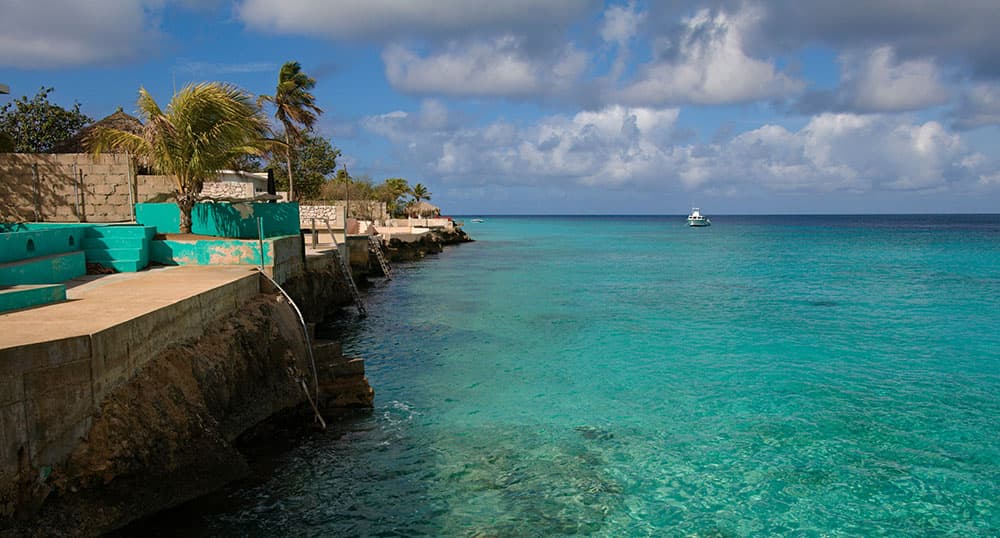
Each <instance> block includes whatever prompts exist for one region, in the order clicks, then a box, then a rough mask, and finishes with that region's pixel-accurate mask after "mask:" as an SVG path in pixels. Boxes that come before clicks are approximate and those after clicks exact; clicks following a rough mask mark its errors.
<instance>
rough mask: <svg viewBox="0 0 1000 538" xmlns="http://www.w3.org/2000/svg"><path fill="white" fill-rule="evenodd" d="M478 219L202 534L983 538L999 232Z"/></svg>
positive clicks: (369, 327)
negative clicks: (336, 406)
mask: <svg viewBox="0 0 1000 538" xmlns="http://www.w3.org/2000/svg"><path fill="white" fill-rule="evenodd" d="M712 219H713V226H712V227H710V228H703V229H689V228H688V227H686V226H685V225H684V221H683V219H682V218H652V217H649V218H642V217H631V218H595V217H587V218H583V217H581V218H573V217H558V218H555V217H546V218H514V217H509V218H499V217H493V218H487V220H486V222H484V223H481V224H471V223H469V224H466V229H467V231H469V232H470V234H471V235H472V236H473V237H475V238H476V239H477V240H478V241H477V242H476V243H472V244H466V245H461V246H457V247H453V248H449V249H448V250H446V251H445V252H444V253H443V254H441V255H438V256H434V257H429V258H427V259H425V260H423V261H421V262H418V263H413V264H408V265H400V266H399V267H397V268H396V278H395V279H394V280H393V281H391V282H388V283H385V284H377V285H376V286H375V287H374V288H373V289H371V290H370V291H369V292H368V295H367V297H368V303H369V311H370V314H371V316H370V317H369V318H368V319H367V320H365V321H363V322H362V323H360V324H346V325H345V326H343V327H341V328H340V330H341V336H342V337H343V338H344V347H345V351H347V352H348V353H349V354H354V355H359V356H364V357H366V358H367V366H368V377H369V379H370V381H371V383H372V385H373V386H374V387H375V389H376V409H375V412H374V413H373V415H372V416H371V417H368V418H363V419H357V420H353V421H349V422H346V423H343V424H340V425H339V426H338V427H336V428H335V429H334V430H333V431H330V432H328V433H326V434H322V435H317V436H314V437H311V438H309V439H307V440H306V441H305V442H304V443H303V444H302V445H301V446H298V447H297V448H295V449H294V450H292V451H291V452H289V453H287V454H285V455H283V456H281V457H280V458H278V461H276V462H275V465H276V467H275V469H274V470H273V473H272V474H271V475H270V476H269V477H267V478H265V479H264V480H263V481H261V482H259V483H256V484H252V485H245V486H243V487H241V488H238V489H231V490H229V491H227V492H226V493H225V496H226V502H225V503H223V504H224V506H223V507H221V508H220V507H215V508H213V509H212V510H206V511H205V512H204V513H202V514H199V515H198V516H197V517H195V519H194V520H192V521H191V522H190V524H191V526H192V527H198V528H200V530H202V531H204V533H205V534H212V535H251V536H269V535H276V534H281V535H295V536H334V535H335V536H352V535H357V536H418V535H430V536H558V535H572V534H583V535H594V536H769V535H792V536H880V535H889V536H996V535H998V534H1000V500H998V499H1000V216H965V217H926V216H920V217H900V216H895V217H723V216H719V217H712Z"/></svg>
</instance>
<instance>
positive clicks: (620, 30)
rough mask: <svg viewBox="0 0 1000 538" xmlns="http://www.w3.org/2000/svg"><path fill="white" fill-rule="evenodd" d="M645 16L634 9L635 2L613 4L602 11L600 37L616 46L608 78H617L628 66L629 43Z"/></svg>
mask: <svg viewBox="0 0 1000 538" xmlns="http://www.w3.org/2000/svg"><path fill="white" fill-rule="evenodd" d="M645 18H646V13H645V12H640V11H637V10H636V7H635V4H634V3H630V4H629V5H628V6H618V5H613V6H610V7H608V9H607V10H605V12H604V21H603V23H602V25H601V29H600V33H601V39H603V40H604V41H605V42H606V43H613V44H614V45H615V46H616V47H617V54H616V56H615V61H614V64H613V65H612V67H611V73H610V75H609V77H608V78H609V79H611V80H613V81H614V80H618V79H619V78H620V77H621V75H622V73H624V72H625V69H626V68H627V67H628V60H629V53H630V52H631V51H630V48H629V43H630V42H631V41H632V40H633V39H635V38H636V37H637V36H638V34H639V25H640V24H642V22H643V21H644V20H645Z"/></svg>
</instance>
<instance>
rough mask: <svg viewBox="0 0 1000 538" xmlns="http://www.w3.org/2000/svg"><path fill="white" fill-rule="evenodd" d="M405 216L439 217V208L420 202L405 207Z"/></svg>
mask: <svg viewBox="0 0 1000 538" xmlns="http://www.w3.org/2000/svg"><path fill="white" fill-rule="evenodd" d="M406 214H407V215H409V216H411V217H437V216H440V215H441V208H440V207H438V206H436V205H433V204H431V203H428V202H425V201H423V200H421V201H419V202H417V203H415V204H412V205H410V206H409V207H407V208H406Z"/></svg>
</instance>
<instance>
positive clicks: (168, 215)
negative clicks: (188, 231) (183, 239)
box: [135, 204, 181, 234]
mask: <svg viewBox="0 0 1000 538" xmlns="http://www.w3.org/2000/svg"><path fill="white" fill-rule="evenodd" d="M135 221H136V222H138V223H139V224H142V225H144V226H154V227H156V231H157V232H159V233H161V234H175V233H177V232H178V231H179V230H180V228H181V211H180V209H177V204H135Z"/></svg>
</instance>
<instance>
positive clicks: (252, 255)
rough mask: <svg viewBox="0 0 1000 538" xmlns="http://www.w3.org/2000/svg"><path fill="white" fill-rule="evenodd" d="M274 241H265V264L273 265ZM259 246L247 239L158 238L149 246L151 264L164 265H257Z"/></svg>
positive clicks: (258, 261)
mask: <svg viewBox="0 0 1000 538" xmlns="http://www.w3.org/2000/svg"><path fill="white" fill-rule="evenodd" d="M273 249H274V246H273V241H271V240H265V241H264V265H273V264H274V256H273V255H272V251H273ZM259 252H260V246H259V244H258V242H257V241H251V240H246V239H204V240H199V241H172V240H167V239H156V240H154V241H152V242H151V243H150V248H149V257H150V260H151V261H154V262H156V263H161V264H163V265H258V264H259V263H260V254H259Z"/></svg>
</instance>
